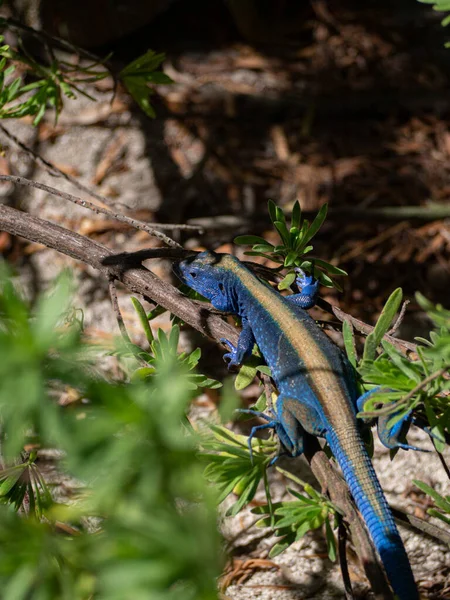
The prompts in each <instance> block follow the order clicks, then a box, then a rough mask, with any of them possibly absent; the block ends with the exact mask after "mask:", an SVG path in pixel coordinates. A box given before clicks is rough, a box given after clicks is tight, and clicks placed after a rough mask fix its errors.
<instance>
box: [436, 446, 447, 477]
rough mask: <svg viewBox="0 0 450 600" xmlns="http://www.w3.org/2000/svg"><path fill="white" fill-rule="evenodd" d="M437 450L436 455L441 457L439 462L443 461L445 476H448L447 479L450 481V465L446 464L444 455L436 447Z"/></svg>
mask: <svg viewBox="0 0 450 600" xmlns="http://www.w3.org/2000/svg"><path fill="white" fill-rule="evenodd" d="M435 450H436V454H437V455H438V457H439V460H440V461H441V465H442V468H443V469H444V471H445V474H446V475H447V478H448V479H450V469H449V468H448V465H447V463H446V462H445V458H444V457H443V455H442V453H441V452H439V450H437V449H436V447H435Z"/></svg>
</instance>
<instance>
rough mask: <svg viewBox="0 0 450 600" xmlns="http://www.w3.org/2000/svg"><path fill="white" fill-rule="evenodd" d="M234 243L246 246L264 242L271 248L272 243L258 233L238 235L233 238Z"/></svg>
mask: <svg viewBox="0 0 450 600" xmlns="http://www.w3.org/2000/svg"><path fill="white" fill-rule="evenodd" d="M234 243H235V244H240V245H247V246H251V245H253V244H264V245H266V246H270V247H271V248H273V244H270V243H269V242H267V241H266V240H265V239H264V238H262V237H260V236H259V235H238V236H237V237H235V238H234Z"/></svg>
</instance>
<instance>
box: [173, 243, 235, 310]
mask: <svg viewBox="0 0 450 600" xmlns="http://www.w3.org/2000/svg"><path fill="white" fill-rule="evenodd" d="M238 264H239V263H238V260H237V259H236V258H234V257H233V256H230V255H229V254H216V253H215V252H209V251H206V252H200V254H197V255H195V256H193V257H189V258H186V259H185V260H182V261H180V262H179V263H178V264H177V265H175V266H174V271H175V273H176V275H177V277H179V278H180V279H181V281H182V282H183V283H185V284H186V285H188V286H189V287H190V288H192V289H193V290H195V291H196V292H198V293H199V294H201V295H202V296H204V297H205V298H207V299H208V300H210V301H211V304H212V305H213V306H214V307H215V308H218V309H219V310H225V311H230V312H231V311H233V301H232V297H231V293H230V292H231V289H232V287H231V281H232V277H233V266H234V265H238Z"/></svg>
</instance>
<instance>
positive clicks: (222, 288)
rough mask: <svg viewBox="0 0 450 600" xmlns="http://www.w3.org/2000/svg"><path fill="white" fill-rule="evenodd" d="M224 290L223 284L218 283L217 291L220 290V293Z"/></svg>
mask: <svg viewBox="0 0 450 600" xmlns="http://www.w3.org/2000/svg"><path fill="white" fill-rule="evenodd" d="M224 289H225V288H224V287H223V283H219V290H220V291H221V292H223V290H224Z"/></svg>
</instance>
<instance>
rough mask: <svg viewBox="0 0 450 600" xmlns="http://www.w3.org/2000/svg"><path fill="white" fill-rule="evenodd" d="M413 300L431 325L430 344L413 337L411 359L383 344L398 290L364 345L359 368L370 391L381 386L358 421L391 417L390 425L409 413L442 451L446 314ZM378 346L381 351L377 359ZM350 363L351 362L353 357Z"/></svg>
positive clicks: (449, 342) (448, 354)
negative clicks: (414, 344)
mask: <svg viewBox="0 0 450 600" xmlns="http://www.w3.org/2000/svg"><path fill="white" fill-rule="evenodd" d="M416 299H417V301H418V303H419V304H420V305H421V307H422V308H423V309H424V310H425V311H426V313H427V314H428V316H429V318H430V319H431V320H432V322H433V324H434V330H433V331H431V332H430V339H429V340H427V339H424V338H417V342H418V344H417V358H416V359H411V358H409V357H407V356H405V355H404V354H403V353H402V352H400V351H399V350H398V349H397V348H395V347H394V346H393V345H392V344H391V343H390V342H388V341H386V340H383V339H382V338H383V336H384V334H385V333H386V332H387V330H388V328H389V326H390V323H391V321H392V318H393V316H394V315H395V312H396V311H397V309H398V307H399V305H400V302H401V291H400V290H396V291H395V292H393V294H392V295H391V297H390V298H389V299H388V301H387V303H386V306H385V308H384V309H383V312H382V314H381V316H380V318H379V320H378V322H377V324H376V327H375V330H374V332H373V334H371V336H373V337H372V338H371V339H369V338H370V336H369V337H368V338H367V340H366V344H365V347H364V354H363V358H362V360H361V361H360V363H359V366H358V371H359V373H360V374H361V376H362V380H363V382H364V383H365V384H366V385H367V386H368V387H369V389H370V388H371V387H376V386H380V390H379V391H378V392H377V393H374V394H373V395H371V396H370V397H369V398H368V399H367V401H366V403H365V405H364V410H365V412H363V413H361V416H362V417H363V418H364V417H366V416H371V417H376V416H382V415H386V414H387V415H392V418H391V419H390V421H389V423H390V424H391V425H393V424H394V423H396V422H397V421H398V420H399V419H401V418H402V417H403V416H404V415H405V414H407V413H409V412H410V411H414V412H415V414H416V416H418V417H420V418H421V419H422V422H423V423H424V424H427V425H428V426H429V427H430V430H431V432H432V434H433V441H434V444H435V446H436V448H437V449H438V450H440V451H442V449H443V447H444V445H445V434H446V432H447V433H448V432H450V405H449V401H448V390H449V389H450V381H449V379H448V371H449V369H450V311H447V310H445V309H443V308H442V307H441V306H437V307H435V306H433V305H432V304H431V303H430V302H429V301H428V300H427V299H426V298H425V297H424V296H422V294H419V293H418V294H417V295H416ZM380 344H381V348H382V351H381V352H380V353H379V354H377V348H378V347H379V346H380ZM347 348H348V349H350V345H348V344H347ZM351 360H353V361H355V357H354V355H353V356H352V359H351ZM367 413H369V414H367Z"/></svg>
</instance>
